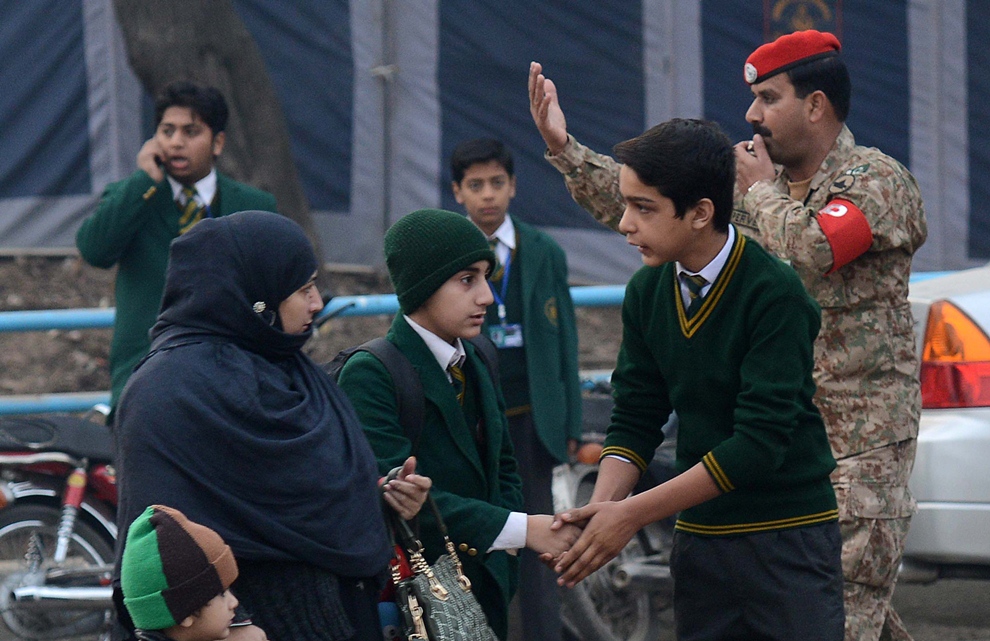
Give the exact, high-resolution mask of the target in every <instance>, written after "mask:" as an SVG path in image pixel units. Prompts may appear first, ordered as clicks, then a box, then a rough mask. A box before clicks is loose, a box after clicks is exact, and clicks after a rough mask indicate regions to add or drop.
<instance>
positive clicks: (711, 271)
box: [674, 225, 736, 287]
mask: <svg viewBox="0 0 990 641" xmlns="http://www.w3.org/2000/svg"><path fill="white" fill-rule="evenodd" d="M735 238H736V228H735V227H734V226H733V225H729V235H728V237H727V238H726V239H725V244H724V245H722V249H721V250H719V252H718V253H717V254H716V255H715V258H713V259H712V260H711V262H710V263H708V264H707V265H705V266H704V267H703V268H702V269H701V271H700V272H692V271H691V270H690V269H687V268H686V267H684V265H682V264H681V263H680V261H677V262H676V263H675V264H674V267H676V268H677V273H678V274H680V273H681V272H685V273H687V274H690V275H692V276H693V275H694V274H700V275H701V276H702V278H704V279H705V280H706V281H708V285H711V284H712V283H714V282H715V279H716V278H718V275H719V273H721V271H722V268H723V267H725V263H726V261H728V260H729V252H730V251H731V250H732V241H734V240H735ZM706 287H707V285H706Z"/></svg>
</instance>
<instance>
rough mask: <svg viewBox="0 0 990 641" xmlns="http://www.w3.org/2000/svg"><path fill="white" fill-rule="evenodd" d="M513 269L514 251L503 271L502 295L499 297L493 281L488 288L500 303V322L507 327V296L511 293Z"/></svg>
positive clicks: (509, 255) (507, 258)
mask: <svg viewBox="0 0 990 641" xmlns="http://www.w3.org/2000/svg"><path fill="white" fill-rule="evenodd" d="M497 256H498V254H496V257H497ZM511 267H512V251H511V250H510V251H509V253H508V254H507V255H506V258H505V265H504V266H503V270H502V294H501V295H499V293H498V292H497V291H495V286H494V285H492V281H488V287H489V288H490V289H491V290H492V296H494V297H495V302H496V303H498V320H499V324H500V325H505V295H506V294H507V293H508V291H509V269H510V268H511Z"/></svg>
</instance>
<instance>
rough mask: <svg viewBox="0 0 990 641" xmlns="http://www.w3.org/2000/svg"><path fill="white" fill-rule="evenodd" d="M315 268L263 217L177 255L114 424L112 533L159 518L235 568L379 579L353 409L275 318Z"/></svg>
mask: <svg viewBox="0 0 990 641" xmlns="http://www.w3.org/2000/svg"><path fill="white" fill-rule="evenodd" d="M316 267H317V261H316V257H315V255H314V253H313V250H312V247H311V245H310V243H309V241H308V239H307V238H306V236H305V234H304V233H303V231H302V229H301V228H300V227H299V226H298V225H296V224H295V223H294V222H292V221H291V220H289V219H288V218H285V217H283V216H279V215H277V214H271V213H267V212H240V213H237V214H232V215H230V216H226V217H222V218H216V219H207V220H204V221H202V222H200V223H199V224H197V225H196V227H194V228H193V229H192V230H191V231H190V232H189V233H187V234H185V235H183V236H181V237H179V238H178V239H176V240H175V241H174V242H173V243H172V247H171V254H170V259H169V266H168V271H167V274H166V284H165V293H164V297H163V300H162V309H161V313H160V314H159V317H158V322H157V323H156V325H155V326H154V328H153V329H152V341H153V342H152V348H151V353H150V354H149V355H148V356H147V357H146V358H145V359H144V360H143V361H142V362H141V363H140V364H139V365H138V367H137V368H136V369H135V372H134V374H133V375H132V376H131V378H130V380H129V381H128V385H127V387H126V389H125V391H124V394H123V396H122V397H121V403H120V408H119V412H118V415H117V426H118V430H119V435H120V443H121V449H122V452H121V453H122V457H121V463H122V464H123V470H122V473H121V487H120V491H121V500H120V516H119V519H118V521H119V523H120V525H121V527H122V528H126V527H127V526H128V525H129V524H130V522H131V521H132V520H133V519H134V518H136V517H137V516H138V514H140V513H141V511H142V510H143V509H144V508H145V507H147V506H148V505H151V504H154V503H163V504H165V505H170V506H173V507H176V508H178V509H180V510H182V511H183V512H184V513H185V514H186V515H187V516H188V517H189V518H190V519H192V520H193V521H196V522H199V523H203V524H205V525H208V526H210V527H212V528H213V529H215V530H216V531H217V532H219V533H220V535H221V536H222V537H223V538H224V539H225V540H226V542H227V543H228V544H229V545H230V546H231V548H232V549H233V551H234V555H235V556H236V557H238V558H242V559H251V560H294V561H303V562H307V563H311V564H314V565H316V566H319V567H323V568H325V569H328V570H330V571H332V572H334V573H337V574H342V575H346V576H361V577H364V576H373V575H376V574H378V573H380V572H381V571H382V570H383V569H384V568H385V564H386V562H387V560H388V558H389V547H388V543H387V540H386V534H385V529H384V523H383V521H382V517H381V512H380V510H379V509H378V493H377V489H376V480H377V466H376V463H375V458H374V454H373V452H372V450H371V447H370V446H369V445H368V442H367V440H366V439H365V437H364V434H363V432H362V430H361V426H360V423H359V422H358V419H357V416H356V415H355V413H354V410H353V408H352V407H351V404H350V402H349V401H348V400H347V399H346V397H344V395H343V393H342V392H341V391H340V389H339V388H338V387H337V386H336V384H335V383H334V382H333V381H332V380H331V379H330V378H329V377H328V376H327V375H326V374H325V373H324V372H323V371H322V369H320V368H319V367H318V366H316V365H315V364H314V363H313V362H312V361H311V360H310V359H309V357H308V356H306V355H305V354H303V353H302V352H301V351H300V350H301V348H302V346H303V344H304V343H305V342H306V339H307V338H309V333H306V334H287V333H286V332H284V331H282V329H281V323H280V321H279V318H278V305H279V303H280V302H281V301H283V300H285V299H286V298H287V297H288V296H289V295H291V294H292V293H293V292H295V291H296V290H297V289H299V288H300V287H302V286H303V285H305V284H306V283H307V282H309V280H310V279H311V278H312V276H313V273H314V272H315V271H316ZM122 531H123V532H126V529H122Z"/></svg>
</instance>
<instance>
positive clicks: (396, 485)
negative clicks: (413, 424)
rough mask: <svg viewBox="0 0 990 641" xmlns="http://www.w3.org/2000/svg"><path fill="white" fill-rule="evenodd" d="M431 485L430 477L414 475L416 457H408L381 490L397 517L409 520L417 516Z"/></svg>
mask: <svg viewBox="0 0 990 641" xmlns="http://www.w3.org/2000/svg"><path fill="white" fill-rule="evenodd" d="M432 485H433V481H432V480H431V479H430V477H428V476H423V475H421V474H416V457H415V456H410V457H409V458H407V459H406V461H405V463H403V464H402V468H400V469H399V472H398V474H397V475H396V476H395V478H393V479H391V480H389V481H387V482H386V483H385V484H384V485H383V486H382V489H383V491H384V496H385V502H386V503H388V504H389V505H391V506H392V508H393V509H395V511H396V512H398V513H399V516H401V517H402V518H404V519H406V520H409V519H411V518H413V517H414V516H416V515H417V514H419V510H420V508H422V507H423V503H425V502H426V497H427V495H428V494H429V492H430V487H431V486H432Z"/></svg>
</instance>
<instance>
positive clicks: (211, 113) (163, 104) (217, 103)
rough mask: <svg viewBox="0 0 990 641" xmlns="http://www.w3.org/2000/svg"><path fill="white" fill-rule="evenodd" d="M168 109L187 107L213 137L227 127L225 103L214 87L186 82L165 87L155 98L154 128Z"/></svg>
mask: <svg viewBox="0 0 990 641" xmlns="http://www.w3.org/2000/svg"><path fill="white" fill-rule="evenodd" d="M169 107H188V108H189V109H191V110H192V112H193V113H194V114H196V115H197V116H199V117H200V118H202V119H203V122H205V123H206V126H207V127H209V128H210V130H211V131H212V132H213V135H214V136H215V135H217V134H218V133H220V132H221V131H223V130H224V128H225V127H226V126H227V115H228V111H227V101H226V100H224V98H223V94H221V93H220V91H219V90H217V89H216V88H214V87H209V86H206V85H198V84H196V83H194V82H189V81H188V80H178V81H176V82H172V83H169V84H168V85H166V86H165V87H164V88H163V89H162V90H161V92H160V93H159V94H158V97H157V98H155V126H156V127H157V126H158V125H159V124H160V123H161V121H162V116H164V115H165V110H166V109H168V108H169Z"/></svg>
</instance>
